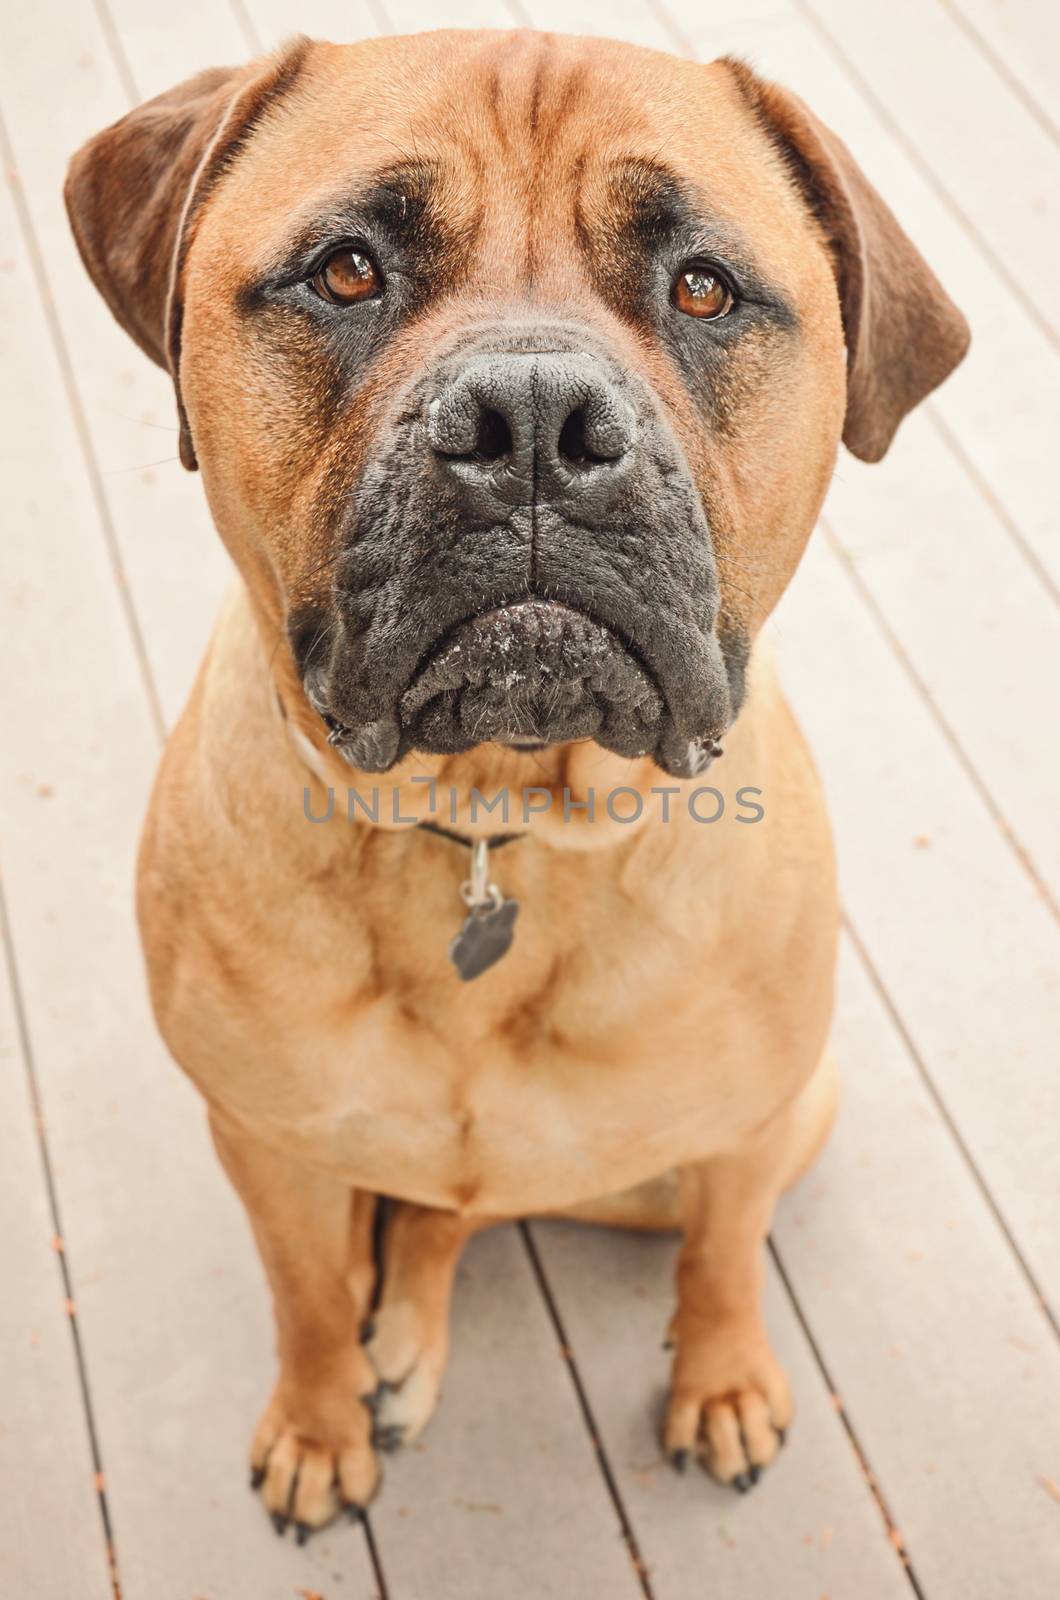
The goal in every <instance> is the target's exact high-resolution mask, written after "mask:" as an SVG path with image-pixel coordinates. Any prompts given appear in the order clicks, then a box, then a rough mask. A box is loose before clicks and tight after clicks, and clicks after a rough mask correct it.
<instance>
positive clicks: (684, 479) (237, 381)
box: [68, 34, 966, 776]
mask: <svg viewBox="0 0 1060 1600" xmlns="http://www.w3.org/2000/svg"><path fill="white" fill-rule="evenodd" d="M157 105H158V107H159V108H160V109H159V110H158V111H157V112H156V113H155V116H156V120H159V119H162V120H164V119H165V118H166V117H168V118H169V119H170V121H171V122H172V119H174V118H175V119H176V121H177V125H178V129H179V137H177V136H175V135H174V131H173V128H172V126H171V127H170V128H169V129H168V130H167V131H168V142H169V150H170V152H171V153H172V151H173V149H174V148H177V149H178V150H179V151H180V156H179V158H178V159H177V160H173V159H172V154H171V156H170V160H169V162H168V165H167V167H166V174H167V175H164V174H163V172H162V171H161V170H160V165H159V157H158V155H157V150H156V145H157V141H158V138H159V137H160V134H159V131H158V129H157V128H155V129H154V135H153V136H154V141H155V142H154V144H153V143H152V127H151V125H150V123H144V121H143V119H144V118H145V117H147V115H148V112H149V111H150V109H151V108H145V109H144V110H143V111H141V112H139V113H134V114H133V117H132V118H127V119H125V121H124V122H123V123H122V124H119V125H118V127H117V128H116V129H114V130H110V131H109V132H108V133H107V134H104V135H101V136H100V139H99V140H97V141H94V143H93V145H91V146H89V147H87V149H86V151H85V152H82V154H81V155H80V156H79V157H78V160H77V162H75V166H74V169H73V171H72V175H71V179H70V183H69V185H68V198H69V201H70V206H71V214H72V217H73V220H74V224H75V230H76V231H77V233H78V238H79V242H80V243H81V246H82V250H83V252H84V254H85V257H86V261H87V262H88V264H89V266H90V269H91V270H93V272H94V275H95V276H96V278H97V282H100V284H101V287H103V288H104V291H105V292H108V290H109V293H108V298H109V299H110V300H111V304H112V306H114V308H115V310H116V311H117V312H118V314H119V316H120V317H121V318H122V320H123V321H124V322H125V323H126V325H127V326H129V327H130V331H132V332H133V333H134V336H136V337H138V338H139V339H140V342H141V343H143V344H144V345H145V347H146V348H148V349H149V350H150V352H151V353H152V354H154V355H156V357H158V356H162V357H164V358H165V359H166V360H167V361H168V363H169V365H170V366H171V369H172V370H173V373H174V377H175V378H176V380H177V382H178V388H179V395H180V400H181V407H182V422H183V429H184V433H183V439H182V453H183V454H184V455H185V459H186V460H187V461H188V462H189V464H190V463H191V462H192V461H193V460H194V459H195V458H197V460H198V463H199V464H200V465H201V467H202V470H203V474H204V479H205V483H206V487H207V492H208V494H209V497H210V501H211V505H212V508H213V510H214V514H215V516H216V519H217V522H218V526H219V528H220V530H221V532H222V534H223V536H224V537H225V539H226V541H227V542H228V544H229V547H230V549H231V550H232V552H233V554H234V556H235V558H236V560H237V562H238V563H239V565H240V566H241V568H242V570H243V572H244V574H245V576H246V577H247V579H248V582H249V583H250V585H251V588H252V590H253V592H254V594H255V596H256V598H257V600H258V603H259V606H260V607H261V608H262V609H263V611H264V612H265V614H266V615H267V616H268V618H269V619H270V620H271V621H272V623H273V624H274V625H275V626H276V627H278V628H282V629H284V630H285V632H286V636H287V640H288V642H289V645H290V649H291V652H292V655H293V659H294V661H295V663H296V665H297V670H298V673H299V675H300V678H301V680H302V682H303V684H304V687H305V692H306V694H307V696H308V698H309V700H310V702H311V704H312V705H313V706H314V708H315V709H316V711H317V712H318V713H319V715H320V716H321V717H322V718H323V719H324V721H325V723H326V724H327V726H328V728H329V729H330V731H331V737H332V742H333V743H334V744H336V745H337V747H338V748H339V749H340V750H342V751H343V753H345V754H346V755H347V756H348V757H349V759H350V760H351V761H352V762H353V763H354V764H355V765H358V766H361V767H366V768H369V769H372V770H384V769H386V768H388V767H389V766H390V765H392V764H393V762H394V761H395V760H397V759H399V758H400V757H401V756H402V755H404V754H405V753H407V752H408V751H409V750H412V749H420V750H429V751H457V750H462V749H466V748H469V747H471V746H472V745H474V744H476V743H479V742H481V741H484V740H496V741H500V742H502V743H507V744H515V745H523V744H528V743H550V742H556V741H567V740H572V739H583V738H594V739H596V740H597V741H599V742H600V743H601V744H603V745H605V746H606V747H608V748H609V749H612V750H614V751H616V752H618V753H620V754H622V755H628V756H633V755H642V754H652V755H654V757H655V759H656V760H657V761H658V762H659V764H660V765H661V766H663V767H664V768H665V769H666V770H667V771H669V772H671V773H674V774H678V775H682V776H688V775H689V774H691V773H694V772H695V771H696V770H698V768H699V767H700V766H701V765H702V764H703V763H704V762H705V760H706V759H707V757H708V756H709V751H710V749H711V745H712V742H713V741H714V740H715V739H717V738H718V737H719V736H720V735H721V734H722V733H723V732H724V730H725V729H726V727H727V726H728V725H729V723H730V722H731V720H732V718H733V717H734V716H735V714H736V712H737V710H738V708H739V704H740V699H741V694H742V685H743V672H744V667H745V664H746V659H747V655H748V651H749V649H750V643H751V640H752V639H753V637H754V634H755V633H756V631H757V629H758V628H759V627H760V625H761V623H762V621H763V619H764V618H765V617H766V616H767V615H768V613H769V611H770V610H771V608H772V606H773V605H774V603H775V601H776V600H777V598H778V596H779V595H780V593H781V591H782V590H783V588H784V586H785V584H786V582H787V581H788V578H789V577H790V575H791V573H792V572H793V570H794V568H795V565H796V563H797V561H798V559H799V556H800V554H801V551H802V548H803V545H804V543H805V540H806V538H807V536H808V534H809V531H810V528H811V527H812V525H813V521H814V519H815V516H816V514H817V510H818V508H819V506H820V502H821V499H822V497H823V494H824V491H825V487H826V485H827V482H828V478H829V476H830V473H831V470H832V465H833V461H834V457H835V452H836V449H837V446H838V442H839V439H840V436H841V435H843V434H844V427H845V430H846V431H845V436H846V438H847V441H848V443H850V445H851V447H852V448H853V449H855V450H857V452H858V453H859V454H862V455H865V456H867V457H870V458H874V457H875V456H876V455H878V454H882V451H883V449H884V448H886V444H887V442H888V440H889V438H890V435H891V433H892V432H893V429H894V427H895V426H897V422H898V420H899V419H900V417H901V416H902V415H903V414H904V412H905V411H906V410H907V409H908V408H909V406H910V405H912V404H914V403H915V401H916V400H917V399H918V398H920V396H921V395H922V394H923V393H925V392H926V391H927V390H928V389H930V388H931V387H933V386H934V384H935V383H936V382H938V381H939V380H940V379H941V377H942V376H944V375H945V373H946V372H947V371H948V370H949V369H950V367H952V365H953V364H954V363H955V361H956V360H958V359H959V358H960V354H961V353H963V348H964V343H965V340H966V330H965V329H964V325H963V321H962V319H961V318H960V317H959V314H958V313H957V312H956V311H955V310H954V308H953V307H952V306H951V305H950V303H949V301H948V300H947V299H946V298H945V296H944V295H943V294H942V291H941V290H940V289H939V287H938V285H937V283H935V281H934V279H933V278H932V277H931V275H930V273H929V272H928V270H927V268H926V267H925V266H924V264H923V262H921V261H920V258H919V257H918V256H917V255H916V253H915V252H914V251H913V249H912V247H911V246H910V245H909V243H908V241H907V240H905V238H904V236H903V235H902V234H901V233H900V231H899V230H898V228H897V225H896V224H895V223H894V221H893V219H892V218H891V217H890V215H889V213H887V212H886V210H885V208H883V206H882V203H881V202H880V201H879V200H878V197H876V196H875V195H874V194H873V192H872V191H871V190H870V189H869V188H868V186H867V185H866V184H865V182H864V180H863V179H861V177H860V174H858V173H857V170H856V168H854V167H853V164H852V163H851V162H850V159H849V157H848V156H846V153H845V151H843V150H842V147H841V146H839V145H838V142H837V141H833V140H831V137H830V136H829V135H828V134H827V132H826V131H825V130H824V129H822V128H821V127H820V125H819V124H817V123H816V122H815V121H814V119H812V118H811V117H810V116H809V114H808V113H806V112H805V110H804V108H802V107H801V106H800V105H799V103H798V102H797V101H794V100H793V99H791V98H790V97H787V96H784V95H782V94H781V92H780V91H774V90H771V89H770V88H768V87H767V86H765V85H762V84H760V83H759V82H758V81H757V80H756V79H754V78H753V77H752V76H751V75H750V74H749V73H748V72H747V71H746V69H744V68H741V67H739V66H738V65H735V64H732V63H717V64H715V65H714V66H713V67H711V68H703V67H698V66H694V65H692V64H689V63H686V62H680V61H677V60H672V59H670V58H668V57H665V56H660V55H653V54H649V53H647V52H644V51H640V50H636V49H633V48H631V47H625V46H620V45H612V44H605V43H601V42H599V41H583V40H575V39H564V38H556V37H552V36H548V37H544V36H537V35H533V34H428V35H421V36H417V37H415V38H411V39H404V40H385V41H374V42H371V43H369V44H365V45H359V46H351V47H342V48H340V47H335V46H328V45H307V44H305V42H304V41H300V42H298V43H297V44H295V45H294V46H292V47H290V48H289V50H288V51H287V52H286V54H285V55H284V56H283V57H281V58H278V59H276V60H274V61H272V62H270V63H268V64H266V65H265V66H264V67H261V66H259V67H257V68H256V69H248V70H247V71H245V72H244V73H242V74H233V75H216V74H215V75H210V76H209V77H206V78H204V79H201V80H196V82H195V83H194V84H193V85H191V86H185V87H184V88H183V89H182V90H178V91H174V95H173V96H172V97H163V98H162V100H161V101H160V102H158V103H157ZM136 118H139V119H141V121H140V123H138V124H137V123H135V121H134V119H136ZM122 130H124V133H123V131H122ZM107 140H110V141H111V144H110V146H109V147H107V146H105V143H104V142H105V141H107ZM196 164H198V169H197V171H196ZM130 166H131V167H132V168H133V169H134V171H133V172H132V174H130ZM174 172H175V176H174ZM108 173H109V174H110V176H109V177H108ZM134 179H135V181H133V180H134ZM122 181H124V184H125V187H126V189H128V188H129V186H130V184H131V186H132V188H133V189H134V190H135V188H136V186H137V183H138V184H139V186H140V188H141V189H142V188H143V187H144V185H145V182H151V183H153V185H154V188H153V190H152V193H155V194H156V193H157V192H158V191H159V188H160V187H161V189H162V192H163V198H165V189H166V186H167V185H168V186H169V187H170V188H172V186H173V185H174V183H176V184H177V185H178V186H182V191H183V192H181V193H180V194H178V195H176V196H172V195H171V196H169V200H168V206H160V207H156V208H155V209H156V210H157V211H158V213H159V215H158V217H157V218H155V220H154V222H153V232H152V234H151V238H150V239H149V240H148V241H147V242H148V243H149V244H151V245H152V246H153V249H154V250H155V252H156V255H157V252H158V251H159V249H160V248H163V249H165V250H168V252H169V258H170V259H171V260H172V268H171V271H170V272H169V274H168V277H167V281H166V282H165V283H164V284H162V283H160V282H159V281H157V275H158V269H157V262H156V263H155V265H154V266H152V265H151V264H150V263H147V262H146V261H145V253H144V252H145V246H144V245H143V244H142V243H138V241H137V238H136V236H135V228H136V226H137V224H136V222H135V219H134V218H133V217H132V216H129V217H128V218H127V219H126V228H129V227H132V228H133V229H134V235H133V238H132V241H131V242H130V240H129V237H128V234H126V236H125V237H124V238H121V237H119V224H118V222H117V220H116V219H115V216H114V212H115V200H114V196H113V195H110V197H109V204H108V192H107V191H108V188H109V187H112V186H114V185H116V184H118V183H120V182H122ZM182 205H183V215H182V216H181V215H180V207H181V206H182ZM145 226H147V224H145V222H144V221H143V219H141V220H140V222H139V228H140V230H141V232H142V231H143V230H144V228H145ZM874 251H875V255H876V257H877V260H876V263H875V264H874V263H873V259H872V257H873V252H874ZM152 273H153V274H154V277H152ZM138 285H139V288H138V287H137V286H138ZM137 294H139V302H138V303H131V302H136V296H137ZM116 302H117V303H116Z"/></svg>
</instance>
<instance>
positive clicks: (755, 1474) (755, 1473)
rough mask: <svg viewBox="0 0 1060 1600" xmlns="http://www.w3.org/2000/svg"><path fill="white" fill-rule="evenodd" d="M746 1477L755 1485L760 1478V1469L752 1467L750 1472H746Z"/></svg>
mask: <svg viewBox="0 0 1060 1600" xmlns="http://www.w3.org/2000/svg"><path fill="white" fill-rule="evenodd" d="M747 1476H748V1477H749V1478H750V1480H751V1482H752V1484H755V1483H757V1482H758V1480H759V1478H760V1477H761V1476H762V1469H761V1467H752V1468H751V1469H750V1471H749V1472H748V1474H747Z"/></svg>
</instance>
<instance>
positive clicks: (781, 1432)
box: [777, 1428, 788, 1449]
mask: <svg viewBox="0 0 1060 1600" xmlns="http://www.w3.org/2000/svg"><path fill="white" fill-rule="evenodd" d="M777 1438H778V1439H779V1440H780V1445H781V1449H783V1447H784V1446H785V1445H786V1444H787V1442H788V1430H787V1428H778V1429H777Z"/></svg>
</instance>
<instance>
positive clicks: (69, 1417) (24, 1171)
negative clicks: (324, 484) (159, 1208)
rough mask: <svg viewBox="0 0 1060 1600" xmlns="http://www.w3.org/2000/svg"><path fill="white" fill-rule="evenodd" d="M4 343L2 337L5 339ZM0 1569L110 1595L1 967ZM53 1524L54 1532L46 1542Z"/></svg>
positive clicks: (64, 1594)
mask: <svg viewBox="0 0 1060 1600" xmlns="http://www.w3.org/2000/svg"><path fill="white" fill-rule="evenodd" d="M5 342H6V341H5ZM0 1237H2V1239H3V1263H4V1274H5V1279H6V1284H7V1288H6V1290H5V1293H4V1296H3V1299H2V1300H0V1370H2V1371H3V1374H4V1382H3V1389H2V1391H0V1484H2V1485H3V1493H2V1494H0V1575H4V1574H7V1575H9V1576H13V1577H15V1578H17V1580H18V1581H19V1585H20V1592H21V1593H24V1594H26V1595H32V1596H33V1600H70V1596H71V1595H75V1594H76V1595H77V1596H79V1597H80V1596H83V1597H84V1600H110V1597H111V1592H112V1591H111V1581H110V1569H109V1564H108V1560H107V1546H106V1538H105V1535H104V1528H103V1521H102V1518H101V1516H100V1506H99V1499H98V1496H97V1494H96V1488H95V1483H94V1477H95V1463H94V1462H93V1460H92V1453H91V1448H90V1444H89V1434H88V1428H87V1426H86V1420H85V1415H84V1410H83V1407H82V1403H81V1391H80V1384H79V1381H78V1374H77V1363H76V1359H75V1354H74V1345H73V1340H72V1338H71V1336H70V1319H69V1317H68V1315H67V1311H66V1306H65V1286H64V1284H63V1281H62V1277H61V1274H60V1271H59V1263H58V1260H57V1258H56V1247H55V1238H56V1236H55V1228H54V1222H53V1218H52V1215H51V1209H50V1206H49V1202H48V1195H47V1190H46V1186H45V1182H44V1174H43V1169H42V1166H41V1160H40V1152H39V1149H38V1147H37V1138H36V1133H35V1130H34V1121H33V1108H32V1105H31V1101H30V1096H29V1093H28V1090H27V1078H26V1063H25V1060H24V1058H23V1054H22V1048H21V1043H20V1040H19V1037H18V1029H17V1025H16V1018H15V1008H14V1004H13V1000H12V995H11V991H10V989H9V986H8V981H7V973H6V971H4V972H3V973H0ZM59 1526H61V1527H62V1528H63V1538H62V1539H54V1538H51V1537H49V1534H48V1530H49V1529H51V1528H55V1527H59Z"/></svg>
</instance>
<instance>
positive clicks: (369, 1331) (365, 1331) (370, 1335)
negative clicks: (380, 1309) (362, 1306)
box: [361, 1317, 375, 1344]
mask: <svg viewBox="0 0 1060 1600" xmlns="http://www.w3.org/2000/svg"><path fill="white" fill-rule="evenodd" d="M374 1338H375V1318H374V1317H369V1318H368V1321H367V1322H366V1323H364V1324H363V1326H362V1328H361V1343H362V1344H367V1343H368V1341H369V1339H374Z"/></svg>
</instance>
